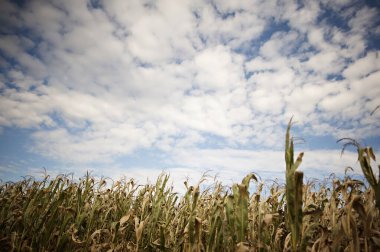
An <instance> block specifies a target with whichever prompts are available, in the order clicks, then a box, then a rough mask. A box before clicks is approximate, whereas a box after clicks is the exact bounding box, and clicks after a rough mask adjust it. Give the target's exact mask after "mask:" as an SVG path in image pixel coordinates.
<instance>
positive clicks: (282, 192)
mask: <svg viewBox="0 0 380 252" xmlns="http://www.w3.org/2000/svg"><path fill="white" fill-rule="evenodd" d="M290 128H291V122H290V123H289V125H288V129H287V133H286V140H285V163H286V171H285V174H286V177H285V178H286V180H285V181H286V182H285V184H283V185H281V184H277V183H273V184H272V185H265V186H266V187H267V188H268V191H269V193H267V194H266V195H264V193H263V189H264V184H263V183H261V182H260V181H258V180H257V176H256V175H255V174H253V173H251V174H248V175H247V176H246V177H244V178H243V179H242V182H241V183H238V184H234V185H232V186H224V185H222V184H221V183H220V182H215V183H213V184H212V185H211V186H208V187H206V189H202V190H201V189H200V188H203V187H202V183H204V180H203V179H202V180H201V181H200V182H199V183H198V184H195V185H189V184H188V182H185V186H186V188H187V191H186V193H184V194H183V195H180V194H177V193H176V192H174V191H173V188H172V187H171V186H170V185H169V184H168V181H169V176H168V175H165V174H162V175H160V176H159V177H158V178H157V181H156V182H155V184H147V185H137V184H136V183H135V182H134V180H133V179H130V180H128V179H122V180H119V181H112V180H104V179H95V178H93V177H92V176H91V175H89V174H87V175H85V176H84V177H82V178H81V179H80V180H74V179H70V177H69V176H63V175H62V176H57V177H55V178H50V177H49V176H46V177H45V178H44V179H42V180H35V179H34V178H32V177H26V178H25V179H23V180H22V181H19V182H15V183H11V182H7V183H2V184H1V185H0V250H1V251H241V252H243V251H380V218H379V209H380V184H379V179H378V178H376V177H375V175H374V171H373V165H374V163H375V159H376V157H375V155H374V152H373V150H372V148H370V147H365V148H362V147H361V146H360V145H359V144H358V143H357V142H355V141H354V140H352V139H342V142H343V143H344V145H343V151H344V148H345V147H347V146H348V145H353V146H355V147H356V148H357V151H358V160H359V163H360V166H361V168H362V170H363V175H364V177H365V180H366V181H360V180H356V179H352V178H351V177H350V176H348V175H346V176H345V177H344V178H335V177H331V178H330V179H329V180H324V181H321V182H308V183H304V181H303V173H302V172H300V171H297V168H298V167H299V166H300V165H301V164H302V158H303V153H300V154H299V155H298V156H297V158H294V144H293V140H292V137H291V135H290ZM371 161H372V163H373V164H371ZM378 168H379V167H376V169H378ZM252 184H255V187H254V188H255V190H250V186H251V185H252ZM251 188H252V187H251Z"/></svg>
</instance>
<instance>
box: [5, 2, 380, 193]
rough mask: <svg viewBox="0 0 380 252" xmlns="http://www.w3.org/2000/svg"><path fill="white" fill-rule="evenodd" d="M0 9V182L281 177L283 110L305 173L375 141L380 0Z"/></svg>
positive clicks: (336, 165)
mask: <svg viewBox="0 0 380 252" xmlns="http://www.w3.org/2000/svg"><path fill="white" fill-rule="evenodd" d="M0 4H1V8H0V133H1V134H0V177H1V179H2V180H17V179H20V177H21V176H24V175H28V174H30V175H34V176H40V175H39V174H41V172H42V171H43V168H46V169H47V171H48V172H49V173H50V174H52V175H54V174H59V173H71V172H72V173H74V174H75V176H82V175H84V174H85V172H86V171H87V170H90V171H92V173H93V174H94V175H95V176H107V177H111V178H119V177H120V176H123V175H125V176H127V177H135V178H136V179H138V180H140V181H145V180H146V179H147V178H148V179H149V180H151V181H154V180H155V177H156V176H157V175H158V174H159V173H160V172H161V171H163V170H164V171H166V172H169V173H170V174H171V176H172V179H173V181H174V182H173V183H174V184H175V185H177V186H178V187H180V186H181V183H182V181H184V180H185V179H186V178H187V177H189V178H191V179H192V180H194V181H196V180H197V179H199V178H200V176H201V175H202V174H203V173H204V172H205V171H209V174H210V175H215V174H217V175H218V178H219V179H220V180H222V181H225V182H227V183H229V182H231V181H239V180H240V179H241V178H242V177H243V176H244V175H245V174H247V173H249V172H256V173H258V174H259V175H260V176H261V177H262V178H263V179H273V178H275V177H278V178H280V179H281V178H282V177H283V176H284V169H285V168H284V160H283V156H284V155H283V148H284V133H285V132H284V131H285V127H286V124H287V122H288V121H289V119H290V118H291V116H294V119H295V121H296V122H297V123H296V124H295V126H294V131H293V132H294V135H295V136H296V137H298V138H302V139H303V140H304V141H303V142H302V143H299V144H297V146H296V148H297V151H305V156H304V163H303V164H302V170H303V171H304V172H305V176H306V177H317V178H322V177H323V176H326V175H328V174H330V173H336V174H338V175H339V174H342V173H344V170H345V167H346V166H352V167H354V169H355V172H356V173H360V170H359V169H358V166H357V162H356V156H355V151H354V150H353V149H351V150H348V151H347V152H346V153H345V155H343V157H341V156H340V148H341V145H340V144H337V143H336V140H337V139H340V138H342V137H352V138H355V139H357V140H358V141H360V142H361V143H363V144H370V145H372V146H373V147H375V150H378V149H379V148H380V144H379V140H380V127H379V126H380V125H379V119H380V110H378V111H375V113H373V114H372V115H371V112H372V111H373V110H374V109H375V108H376V107H377V106H378V105H380V85H379V80H380V58H379V49H380V18H379V17H380V13H379V7H380V4H379V2H378V1H346V0H339V1H337V0H335V1H329V0H321V1H258V0H253V1H244V0H242V1H229V0H224V1H211V0H209V1H200V0H195V1H194V0H191V1H190V0H183V1H169V0H159V1H140V0H139V1H137V0H136V1H134V0H131V1H78V0H72V1H37V0H32V1H5V0H2V1H1V2H0Z"/></svg>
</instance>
